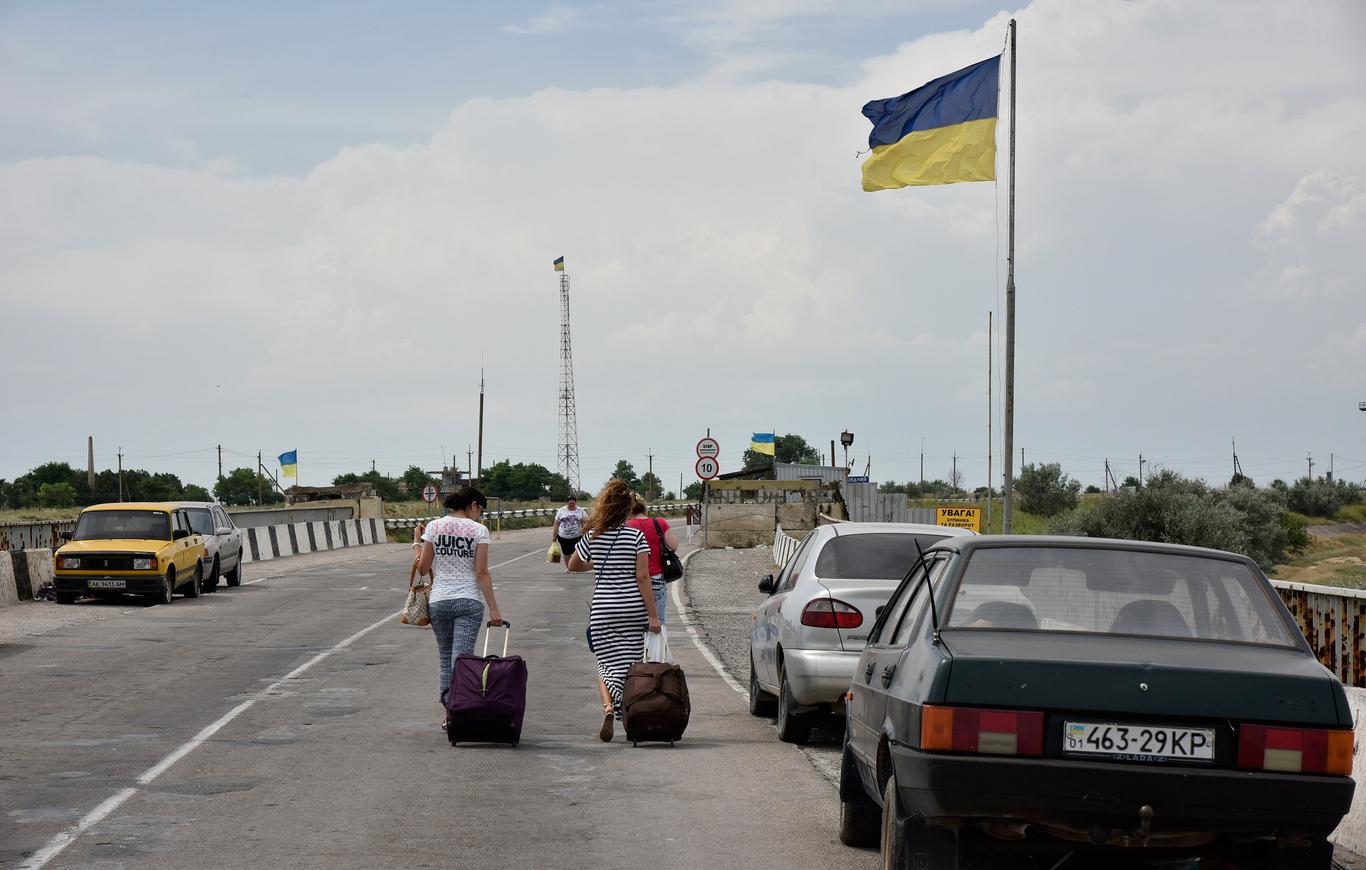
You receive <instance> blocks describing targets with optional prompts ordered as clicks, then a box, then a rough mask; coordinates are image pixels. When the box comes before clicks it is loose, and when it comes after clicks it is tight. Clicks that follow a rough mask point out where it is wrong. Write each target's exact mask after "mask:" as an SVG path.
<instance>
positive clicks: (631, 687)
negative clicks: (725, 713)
mask: <svg viewBox="0 0 1366 870" xmlns="http://www.w3.org/2000/svg"><path fill="white" fill-rule="evenodd" d="M621 707H622V710H621V719H622V724H623V725H624V726H625V727H626V739H627V740H629V741H631V743H633V744H638V743H640V741H642V740H658V741H668V743H669V745H670V746H672V745H673V742H674V741H675V740H680V739H682V737H683V732H684V731H685V730H687V728H688V716H689V715H690V714H691V713H692V703H691V702H690V701H689V700H688V681H687V679H686V678H684V676H683V669H682V668H680V667H679V666H678V665H672V664H653V663H647V662H636V663H635V664H633V665H631V669H630V670H629V671H627V672H626V686H625V688H624V689H623V690H622V694H621Z"/></svg>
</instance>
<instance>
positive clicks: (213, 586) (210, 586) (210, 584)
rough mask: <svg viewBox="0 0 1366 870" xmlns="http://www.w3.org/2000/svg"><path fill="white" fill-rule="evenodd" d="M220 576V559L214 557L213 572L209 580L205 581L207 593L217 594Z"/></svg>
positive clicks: (210, 573)
mask: <svg viewBox="0 0 1366 870" xmlns="http://www.w3.org/2000/svg"><path fill="white" fill-rule="evenodd" d="M219 577H220V574H219V570H218V557H217V556H214V557H213V570H212V571H210V572H209V579H208V580H205V581H204V591H205V592H217V591H218V580H219Z"/></svg>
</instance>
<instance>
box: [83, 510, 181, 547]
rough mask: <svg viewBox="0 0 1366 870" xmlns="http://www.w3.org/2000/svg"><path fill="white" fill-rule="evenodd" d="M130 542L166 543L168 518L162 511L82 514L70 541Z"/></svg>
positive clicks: (168, 527) (169, 528)
mask: <svg viewBox="0 0 1366 870" xmlns="http://www.w3.org/2000/svg"><path fill="white" fill-rule="evenodd" d="M113 538H133V539H136V540H142V541H169V540H170V539H171V517H170V515H169V514H167V513H165V512H163V511H134V510H127V511H122V510H113V511H86V512H85V513H83V514H81V518H80V519H79V520H77V521H76V531H75V532H73V533H72V535H71V539H72V540H73V541H102V540H110V539H113Z"/></svg>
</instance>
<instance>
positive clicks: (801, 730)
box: [778, 667, 811, 745]
mask: <svg viewBox="0 0 1366 870" xmlns="http://www.w3.org/2000/svg"><path fill="white" fill-rule="evenodd" d="M796 710H797V701H796V699H795V698H793V697H792V687H791V686H790V685H788V682H787V668H783V667H779V668H778V739H779V740H781V741H783V742H784V743H796V744H797V745H801V744H803V743H805V742H806V740H807V738H808V737H810V736H811V720H810V719H808V718H807V717H806V716H803V715H801V714H799V713H797V712H796Z"/></svg>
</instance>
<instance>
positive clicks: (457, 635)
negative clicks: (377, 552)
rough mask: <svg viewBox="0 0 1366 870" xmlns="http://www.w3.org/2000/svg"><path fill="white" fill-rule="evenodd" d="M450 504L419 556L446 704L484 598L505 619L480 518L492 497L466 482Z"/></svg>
mask: <svg viewBox="0 0 1366 870" xmlns="http://www.w3.org/2000/svg"><path fill="white" fill-rule="evenodd" d="M445 504H446V507H447V509H449V510H450V514H449V515H448V516H444V517H441V518H440V519H436V520H432V521H431V522H430V523H428V524H427V529H426V531H424V532H423V533H422V542H423V543H422V556H421V557H420V559H419V561H418V570H419V571H420V572H422V573H424V574H425V573H429V572H430V573H431V574H432V575H433V580H432V591H431V595H430V596H429V597H428V599H427V601H428V609H429V612H430V616H431V620H432V633H433V634H435V635H436V651H437V656H438V658H439V660H440V663H441V669H440V677H439V688H440V692H441V706H442V708H443V709H444V708H445V706H446V692H447V691H448V690H449V689H450V685H451V667H452V664H451V663H452V662H453V661H454V660H455V657H456V656H457V655H459V654H460V653H462V652H463V653H472V652H474V642H475V641H476V640H478V639H479V626H480V625H481V624H482V623H483V621H484V605H485V603H487V604H488V610H489V622H491V623H493V624H494V625H502V624H503V615H502V614H501V613H500V612H499V611H498V602H497V599H495V598H494V595H493V577H492V576H491V575H490V574H489V543H490V540H491V539H490V537H489V530H488V528H487V527H486V526H484V524H483V523H480V522H479V518H480V517H481V516H483V515H484V511H485V510H487V509H488V505H489V502H488V499H487V498H485V497H484V494H483V493H482V492H480V491H479V490H477V489H475V488H474V487H472V486H467V487H465V488H464V489H461V490H459V491H458V492H455V493H453V494H452V495H450V496H448V497H447V498H446V502H445ZM442 727H443V728H444V727H445V722H444V721H443V722H442Z"/></svg>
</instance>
